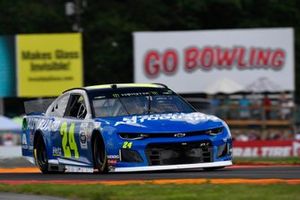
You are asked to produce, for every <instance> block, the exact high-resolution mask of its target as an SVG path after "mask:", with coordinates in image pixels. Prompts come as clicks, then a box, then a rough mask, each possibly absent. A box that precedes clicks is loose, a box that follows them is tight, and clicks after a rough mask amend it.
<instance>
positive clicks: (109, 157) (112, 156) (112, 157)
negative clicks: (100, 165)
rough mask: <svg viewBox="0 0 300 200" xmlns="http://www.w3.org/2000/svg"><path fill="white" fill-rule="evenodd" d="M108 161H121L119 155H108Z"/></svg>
mask: <svg viewBox="0 0 300 200" xmlns="http://www.w3.org/2000/svg"><path fill="white" fill-rule="evenodd" d="M107 158H108V159H120V156H119V155H107Z"/></svg>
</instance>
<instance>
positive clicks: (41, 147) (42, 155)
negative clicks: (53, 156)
mask: <svg viewBox="0 0 300 200" xmlns="http://www.w3.org/2000/svg"><path fill="white" fill-rule="evenodd" d="M34 157H35V160H36V164H37V165H38V167H39V168H40V170H41V172H42V173H43V174H47V173H49V170H48V156H47V150H46V145H45V143H44V140H43V137H42V136H39V137H38V138H37V141H36V145H35V148H34Z"/></svg>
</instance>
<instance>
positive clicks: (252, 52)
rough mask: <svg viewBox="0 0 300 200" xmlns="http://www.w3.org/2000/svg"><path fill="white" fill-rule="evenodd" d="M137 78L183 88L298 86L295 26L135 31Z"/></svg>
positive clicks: (219, 89) (224, 89) (231, 89)
mask: <svg viewBox="0 0 300 200" xmlns="http://www.w3.org/2000/svg"><path fill="white" fill-rule="evenodd" d="M134 80H135V82H142V83H151V82H152V83H153V82H154V83H164V84H166V85H168V86H169V87H170V88H172V89H174V90H175V91H177V92H180V93H199V92H205V93H217V92H224V93H233V92H238V91H250V92H264V91H271V92H274V91H285V90H288V91H294V89H295V86H294V85H295V84H294V33H293V29H292V28H269V29H236V30H215V31H168V32H135V33H134Z"/></svg>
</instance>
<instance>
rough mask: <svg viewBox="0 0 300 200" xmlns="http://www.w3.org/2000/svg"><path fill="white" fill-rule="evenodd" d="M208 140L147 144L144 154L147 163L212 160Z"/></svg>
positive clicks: (164, 163) (182, 162)
mask: <svg viewBox="0 0 300 200" xmlns="http://www.w3.org/2000/svg"><path fill="white" fill-rule="evenodd" d="M212 152H213V150H212V145H211V142H209V141H201V142H188V143H185V142H181V143H155V144H148V145H147V147H146V156H147V159H148V162H149V165H176V164H192V163H204V162H212Z"/></svg>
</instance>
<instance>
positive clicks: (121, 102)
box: [93, 94, 194, 117]
mask: <svg viewBox="0 0 300 200" xmlns="http://www.w3.org/2000/svg"><path fill="white" fill-rule="evenodd" d="M93 107H94V113H95V116H96V117H116V116H126V115H143V114H160V113H178V112H183V113H188V112H193V111H194V110H193V108H192V107H191V106H190V105H189V104H187V103H186V102H185V101H184V100H182V98H180V97H179V96H178V95H176V94H170V95H137V96H126V97H120V96H119V95H116V97H114V98H104V97H102V96H100V97H95V98H94V100H93Z"/></svg>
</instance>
